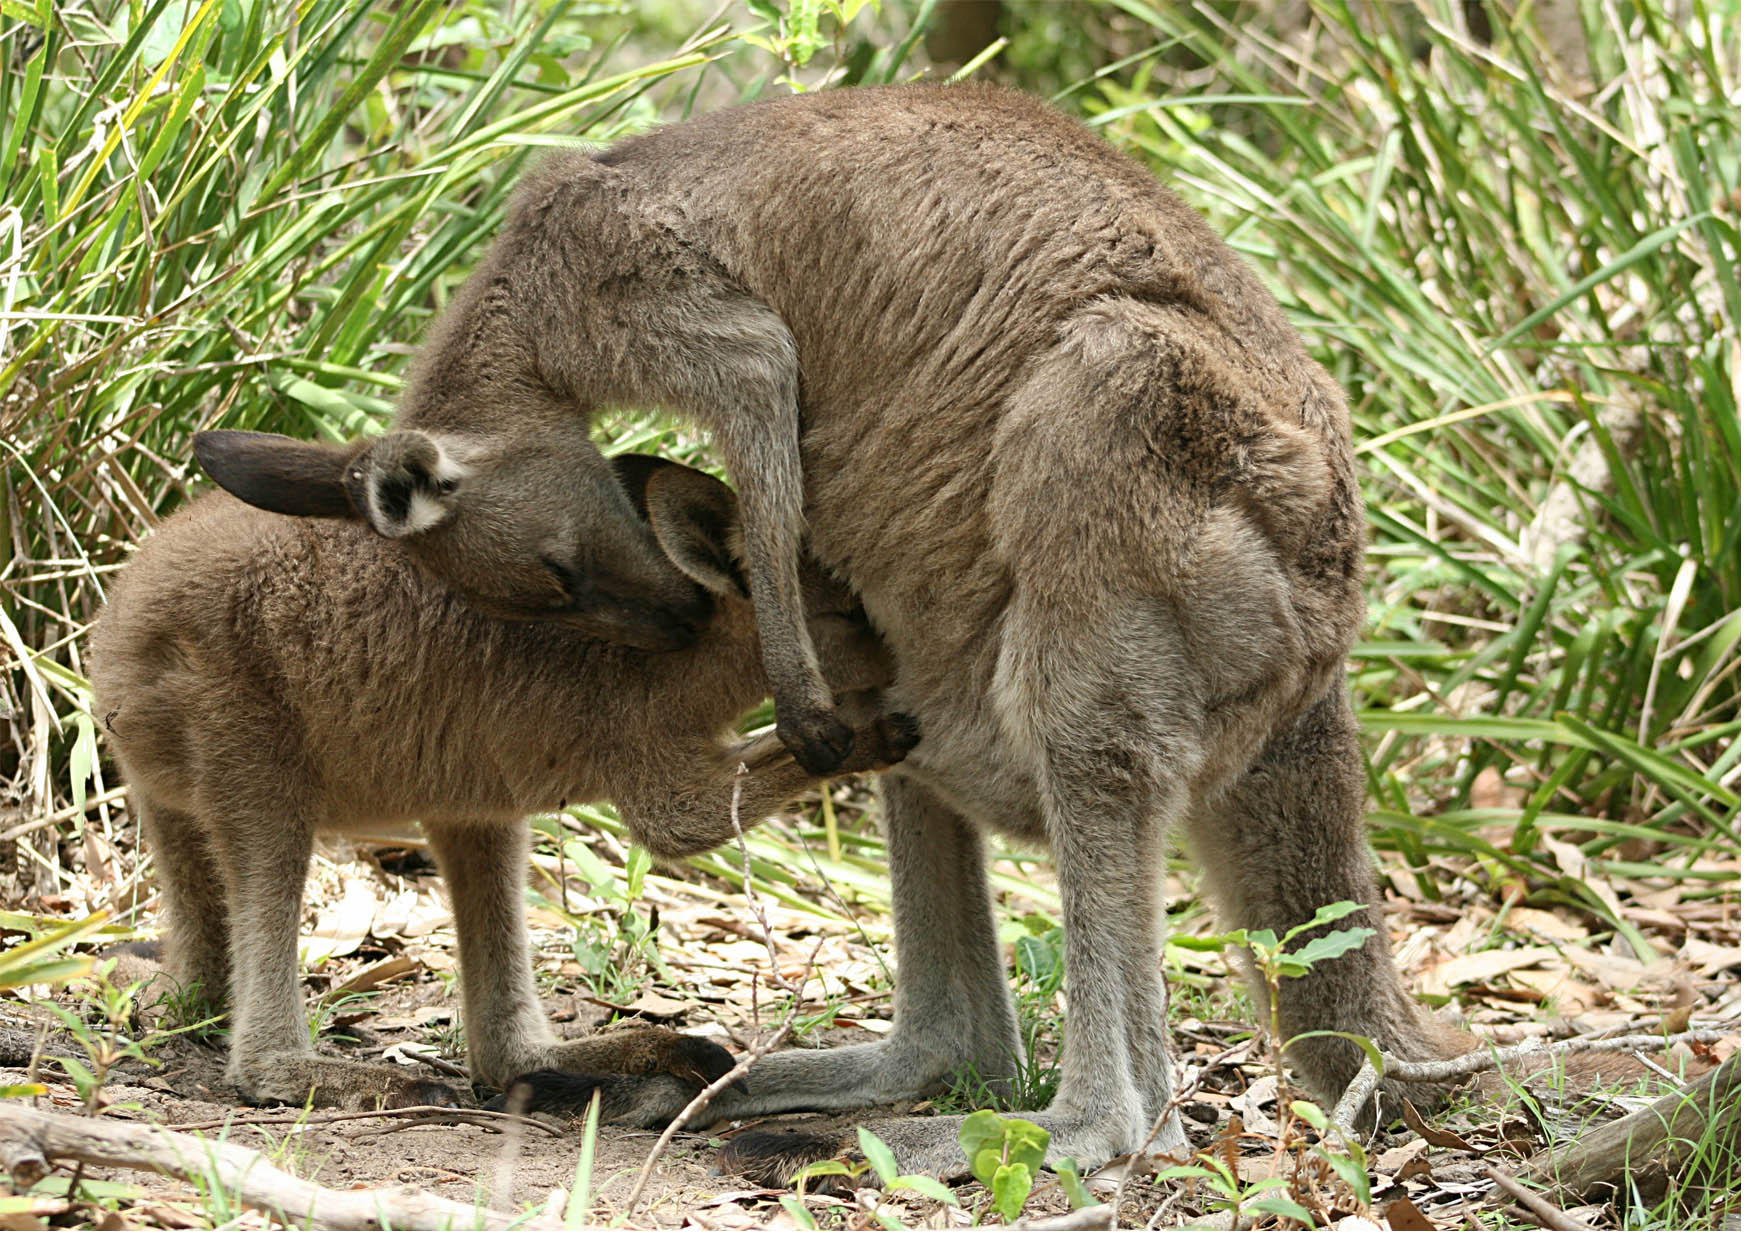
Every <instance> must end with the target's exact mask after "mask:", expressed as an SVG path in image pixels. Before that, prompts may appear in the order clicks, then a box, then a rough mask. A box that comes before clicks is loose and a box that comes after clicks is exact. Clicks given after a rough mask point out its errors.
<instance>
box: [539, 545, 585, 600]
mask: <svg viewBox="0 0 1750 1240" xmlns="http://www.w3.org/2000/svg"><path fill="white" fill-rule="evenodd" d="M541 566H542V567H543V568H545V569H546V570H547V571H548V572H549V573H551V574H552V576H553V580H554V582H555V583H557V585H558V586H559V588H560V589H561V590H563V591H565V597H566V598H569V599H575V598H576V597H577V588H578V586H579V585H580V584H582V583H581V581H580V579H579V577H578V572H577V570H576V569H574V568H572V567H570V566H569V565H566V564H561V563H560V562H559V561H558V560H555V559H554V558H553V557H552V556H550V555H544V556H542V557H541Z"/></svg>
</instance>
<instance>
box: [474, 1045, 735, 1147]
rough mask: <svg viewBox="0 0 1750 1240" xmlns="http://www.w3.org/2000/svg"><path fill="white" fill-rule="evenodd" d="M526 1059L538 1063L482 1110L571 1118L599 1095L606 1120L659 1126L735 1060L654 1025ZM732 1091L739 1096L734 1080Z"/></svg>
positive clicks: (557, 1047)
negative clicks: (545, 1113) (538, 1112)
mask: <svg viewBox="0 0 1750 1240" xmlns="http://www.w3.org/2000/svg"><path fill="white" fill-rule="evenodd" d="M533 1058H534V1059H535V1061H536V1062H537V1063H538V1064H539V1065H540V1066H538V1067H535V1068H533V1069H532V1070H529V1071H525V1072H522V1073H519V1074H518V1075H517V1076H515V1077H514V1078H513V1079H512V1080H511V1081H510V1082H509V1083H508V1084H507V1085H506V1086H505V1090H504V1093H502V1094H499V1095H498V1096H496V1097H494V1098H493V1099H491V1100H490V1101H489V1102H488V1103H487V1104H486V1106H487V1107H488V1109H491V1110H516V1111H525V1112H526V1111H546V1112H549V1113H551V1114H556V1115H571V1114H577V1113H580V1112H582V1111H584V1110H587V1109H588V1107H589V1104H590V1099H591V1098H592V1097H594V1096H595V1094H597V1093H598V1092H599V1093H600V1094H601V1098H602V1118H603V1119H605V1120H607V1121H608V1122H610V1123H617V1124H629V1125H635V1126H642V1127H658V1128H660V1127H662V1126H663V1125H665V1124H666V1123H668V1121H669V1120H671V1119H673V1118H674V1116H675V1115H676V1114H677V1113H679V1111H680V1110H681V1108H682V1107H684V1106H686V1104H687V1103H688V1102H691V1101H692V1099H693V1097H694V1096H695V1095H696V1094H697V1093H698V1092H699V1091H700V1090H701V1089H703V1088H704V1087H705V1086H707V1085H709V1084H710V1083H711V1082H713V1081H715V1080H716V1079H717V1078H718V1077H720V1076H722V1075H723V1074H724V1073H726V1072H728V1071H729V1070H730V1069H731V1068H733V1067H734V1066H735V1056H734V1055H731V1054H730V1053H729V1052H728V1051H727V1050H725V1049H724V1048H723V1047H721V1046H718V1045H717V1044H716V1043H715V1042H712V1041H710V1040H709V1039H706V1038H694V1037H688V1036H687V1035H685V1034H679V1033H675V1032H673V1031H672V1030H668V1029H663V1028H660V1027H657V1026H654V1025H630V1026H617V1027H616V1028H615V1029H613V1030H610V1031H608V1032H607V1033H604V1034H600V1035H597V1036H595V1037H590V1038H575V1039H572V1040H570V1041H567V1042H556V1043H553V1044H551V1045H549V1046H544V1047H541V1048H539V1049H538V1050H537V1051H536V1052H535V1053H534V1055H533ZM735 1088H737V1089H739V1090H740V1091H741V1092H743V1093H746V1092H747V1086H746V1085H745V1084H743V1083H742V1082H740V1081H737V1082H736V1083H735Z"/></svg>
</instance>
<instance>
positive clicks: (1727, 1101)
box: [1519, 1053, 1743, 1203]
mask: <svg viewBox="0 0 1750 1240" xmlns="http://www.w3.org/2000/svg"><path fill="white" fill-rule="evenodd" d="M1742 1071H1743V1069H1742V1065H1741V1064H1740V1062H1739V1057H1738V1055H1737V1054H1735V1053H1734V1054H1733V1055H1732V1057H1731V1058H1729V1059H1727V1060H1726V1062H1725V1063H1723V1064H1721V1065H1720V1066H1719V1067H1717V1068H1715V1069H1714V1070H1713V1071H1712V1072H1710V1073H1708V1074H1707V1075H1706V1076H1704V1077H1702V1078H1701V1079H1700V1080H1698V1081H1696V1082H1694V1083H1693V1084H1691V1085H1690V1086H1689V1087H1688V1088H1687V1089H1684V1090H1680V1091H1678V1092H1676V1093H1672V1094H1668V1095H1666V1096H1665V1097H1663V1098H1661V1099H1660V1100H1659V1101H1658V1102H1656V1103H1654V1104H1653V1105H1652V1106H1650V1107H1643V1108H1642V1109H1641V1110H1639V1111H1636V1112H1635V1113H1634V1114H1632V1115H1626V1116H1624V1117H1623V1118H1621V1119H1617V1120H1612V1121H1611V1122H1610V1123H1608V1124H1601V1125H1600V1126H1599V1127H1597V1128H1594V1129H1593V1130H1592V1131H1591V1132H1588V1133H1585V1134H1583V1135H1582V1136H1581V1137H1580V1138H1579V1139H1578V1140H1576V1141H1572V1142H1570V1143H1568V1144H1566V1145H1563V1146H1561V1147H1559V1148H1554V1149H1550V1150H1547V1151H1545V1152H1544V1153H1542V1154H1540V1155H1538V1157H1537V1158H1535V1159H1533V1160H1532V1161H1531V1162H1530V1163H1529V1164H1528V1165H1527V1166H1526V1168H1525V1170H1524V1171H1523V1173H1522V1174H1521V1175H1520V1177H1519V1178H1520V1179H1523V1180H1530V1181H1532V1182H1534V1183H1537V1184H1543V1185H1547V1186H1548V1187H1549V1191H1550V1194H1551V1195H1552V1196H1553V1197H1555V1198H1556V1199H1557V1200H1558V1201H1562V1202H1568V1203H1574V1202H1581V1201H1604V1200H1608V1199H1610V1198H1613V1197H1615V1196H1617V1195H1618V1194H1620V1193H1622V1192H1624V1191H1625V1190H1626V1189H1627V1188H1628V1186H1629V1184H1630V1183H1631V1182H1632V1183H1633V1185H1634V1188H1635V1190H1636V1191H1637V1192H1638V1193H1639V1194H1640V1196H1641V1198H1642V1199H1643V1200H1654V1199H1657V1198H1659V1197H1661V1196H1663V1195H1665V1193H1666V1191H1667V1189H1668V1187H1669V1186H1670V1185H1671V1184H1672V1183H1673V1181H1676V1182H1678V1183H1681V1182H1682V1178H1683V1177H1682V1174H1681V1171H1680V1168H1681V1167H1682V1166H1683V1164H1685V1163H1687V1162H1690V1161H1692V1160H1693V1159H1694V1157H1695V1151H1696V1146H1697V1144H1698V1143H1699V1142H1700V1140H1701V1139H1702V1136H1703V1135H1704V1134H1705V1133H1707V1132H1708V1131H1709V1129H1710V1128H1711V1129H1712V1135H1711V1137H1710V1139H1711V1140H1713V1141H1717V1142H1719V1143H1720V1144H1721V1145H1722V1147H1723V1148H1724V1149H1726V1150H1727V1151H1729V1152H1730V1153H1729V1157H1728V1162H1729V1163H1736V1161H1737V1159H1738V1148H1739V1147H1738V1141H1739V1134H1740V1131H1741V1117H1740V1115H1739V1112H1738V1107H1739V1097H1740V1094H1741V1092H1742Z"/></svg>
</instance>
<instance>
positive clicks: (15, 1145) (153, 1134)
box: [0, 1104, 527, 1231]
mask: <svg viewBox="0 0 1750 1240" xmlns="http://www.w3.org/2000/svg"><path fill="white" fill-rule="evenodd" d="M65 1158H72V1159H78V1160H80V1161H81V1162H88V1163H96V1164H97V1165H99V1166H104V1167H132V1168H135V1169H136V1170H141V1171H155V1172H157V1173H158V1174H160V1175H166V1176H170V1177H171V1178H173V1179H178V1180H182V1181H184V1182H188V1183H192V1182H194V1181H196V1180H197V1179H198V1180H204V1181H207V1182H209V1183H212V1184H215V1185H217V1186H219V1187H221V1188H223V1189H224V1190H225V1192H226V1193H227V1194H229V1195H230V1196H232V1197H235V1198H236V1199H238V1200H240V1201H242V1202H243V1203H244V1204H245V1205H247V1206H251V1207H253V1208H255V1209H258V1210H263V1211H266V1212H267V1213H269V1214H271V1215H273V1216H274V1217H275V1218H277V1219H279V1220H281V1221H282V1222H284V1223H286V1224H287V1225H290V1226H307V1227H319V1228H324V1229H330V1230H344V1231H376V1230H378V1229H380V1228H384V1227H387V1228H391V1229H393V1230H397V1231H438V1230H454V1229H461V1228H480V1227H492V1228H505V1227H509V1226H510V1225H511V1224H512V1223H515V1222H519V1221H523V1220H518V1219H515V1218H513V1217H512V1216H510V1215H506V1214H501V1213H499V1212H497V1211H495V1210H485V1209H481V1208H479V1207H477V1206H472V1205H464V1204H462V1203H461V1202H456V1201H450V1200H448V1199H447V1198H444V1197H438V1196H435V1195H433V1194H431V1193H428V1192H425V1191H424V1190H422V1189H417V1188H412V1187H409V1186H396V1187H394V1188H383V1189H352V1190H341V1189H334V1188H327V1187H324V1186H323V1185H321V1184H315V1183H312V1182H311V1181H309V1180H305V1179H300V1178H299V1177H297V1176H295V1175H292V1174H290V1173H288V1172H285V1171H281V1170H280V1169H279V1168H278V1167H276V1166H274V1165H273V1163H271V1162H270V1161H268V1158H267V1155H265V1154H263V1153H262V1152H261V1151H260V1150H252V1149H249V1148H247V1147H246V1146H241V1145H234V1144H232V1143H230V1142H227V1141H213V1140H209V1139H208V1138H205V1137H197V1136H192V1135H186V1134H183V1133H177V1132H170V1131H168V1130H166V1129H163V1128H159V1127H153V1126H148V1125H146V1124H141V1123H129V1122H126V1121H122V1120H112V1119H88V1118H86V1117H84V1116H79V1115H64V1114H61V1113H59V1112H56V1111H33V1110H30V1109H27V1108H25V1107H20V1106H9V1105H6V1104H0V1162H3V1163H4V1169H5V1171H6V1172H7V1174H8V1175H10V1176H11V1177H12V1182H13V1183H14V1184H15V1185H17V1186H18V1187H19V1188H23V1189H28V1188H30V1187H31V1186H32V1185H33V1184H35V1183H36V1182H37V1181H38V1180H40V1179H42V1178H43V1176H45V1175H47V1174H48V1172H49V1169H50V1166H49V1165H50V1163H51V1162H52V1161H54V1160H55V1159H65ZM524 1225H527V1223H526V1222H524Z"/></svg>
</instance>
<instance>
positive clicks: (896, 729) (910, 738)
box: [875, 711, 924, 766]
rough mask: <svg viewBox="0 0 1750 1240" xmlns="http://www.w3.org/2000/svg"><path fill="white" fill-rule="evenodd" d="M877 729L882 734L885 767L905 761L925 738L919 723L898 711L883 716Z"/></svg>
mask: <svg viewBox="0 0 1750 1240" xmlns="http://www.w3.org/2000/svg"><path fill="white" fill-rule="evenodd" d="M875 727H876V729H877V731H878V732H879V734H880V745H879V753H880V757H881V760H882V765H883V766H892V765H894V764H895V763H898V762H903V761H905V756H906V755H907V754H909V753H910V752H911V751H912V750H914V749H916V748H917V745H918V742H919V741H921V740H922V739H923V738H924V734H923V729H922V728H920V727H919V726H918V721H917V720H916V719H914V718H912V717H911V716H910V715H907V714H902V713H900V712H897V711H896V712H894V713H893V714H890V715H883V716H881V718H880V719H879V720H877V721H876V724H875Z"/></svg>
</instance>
